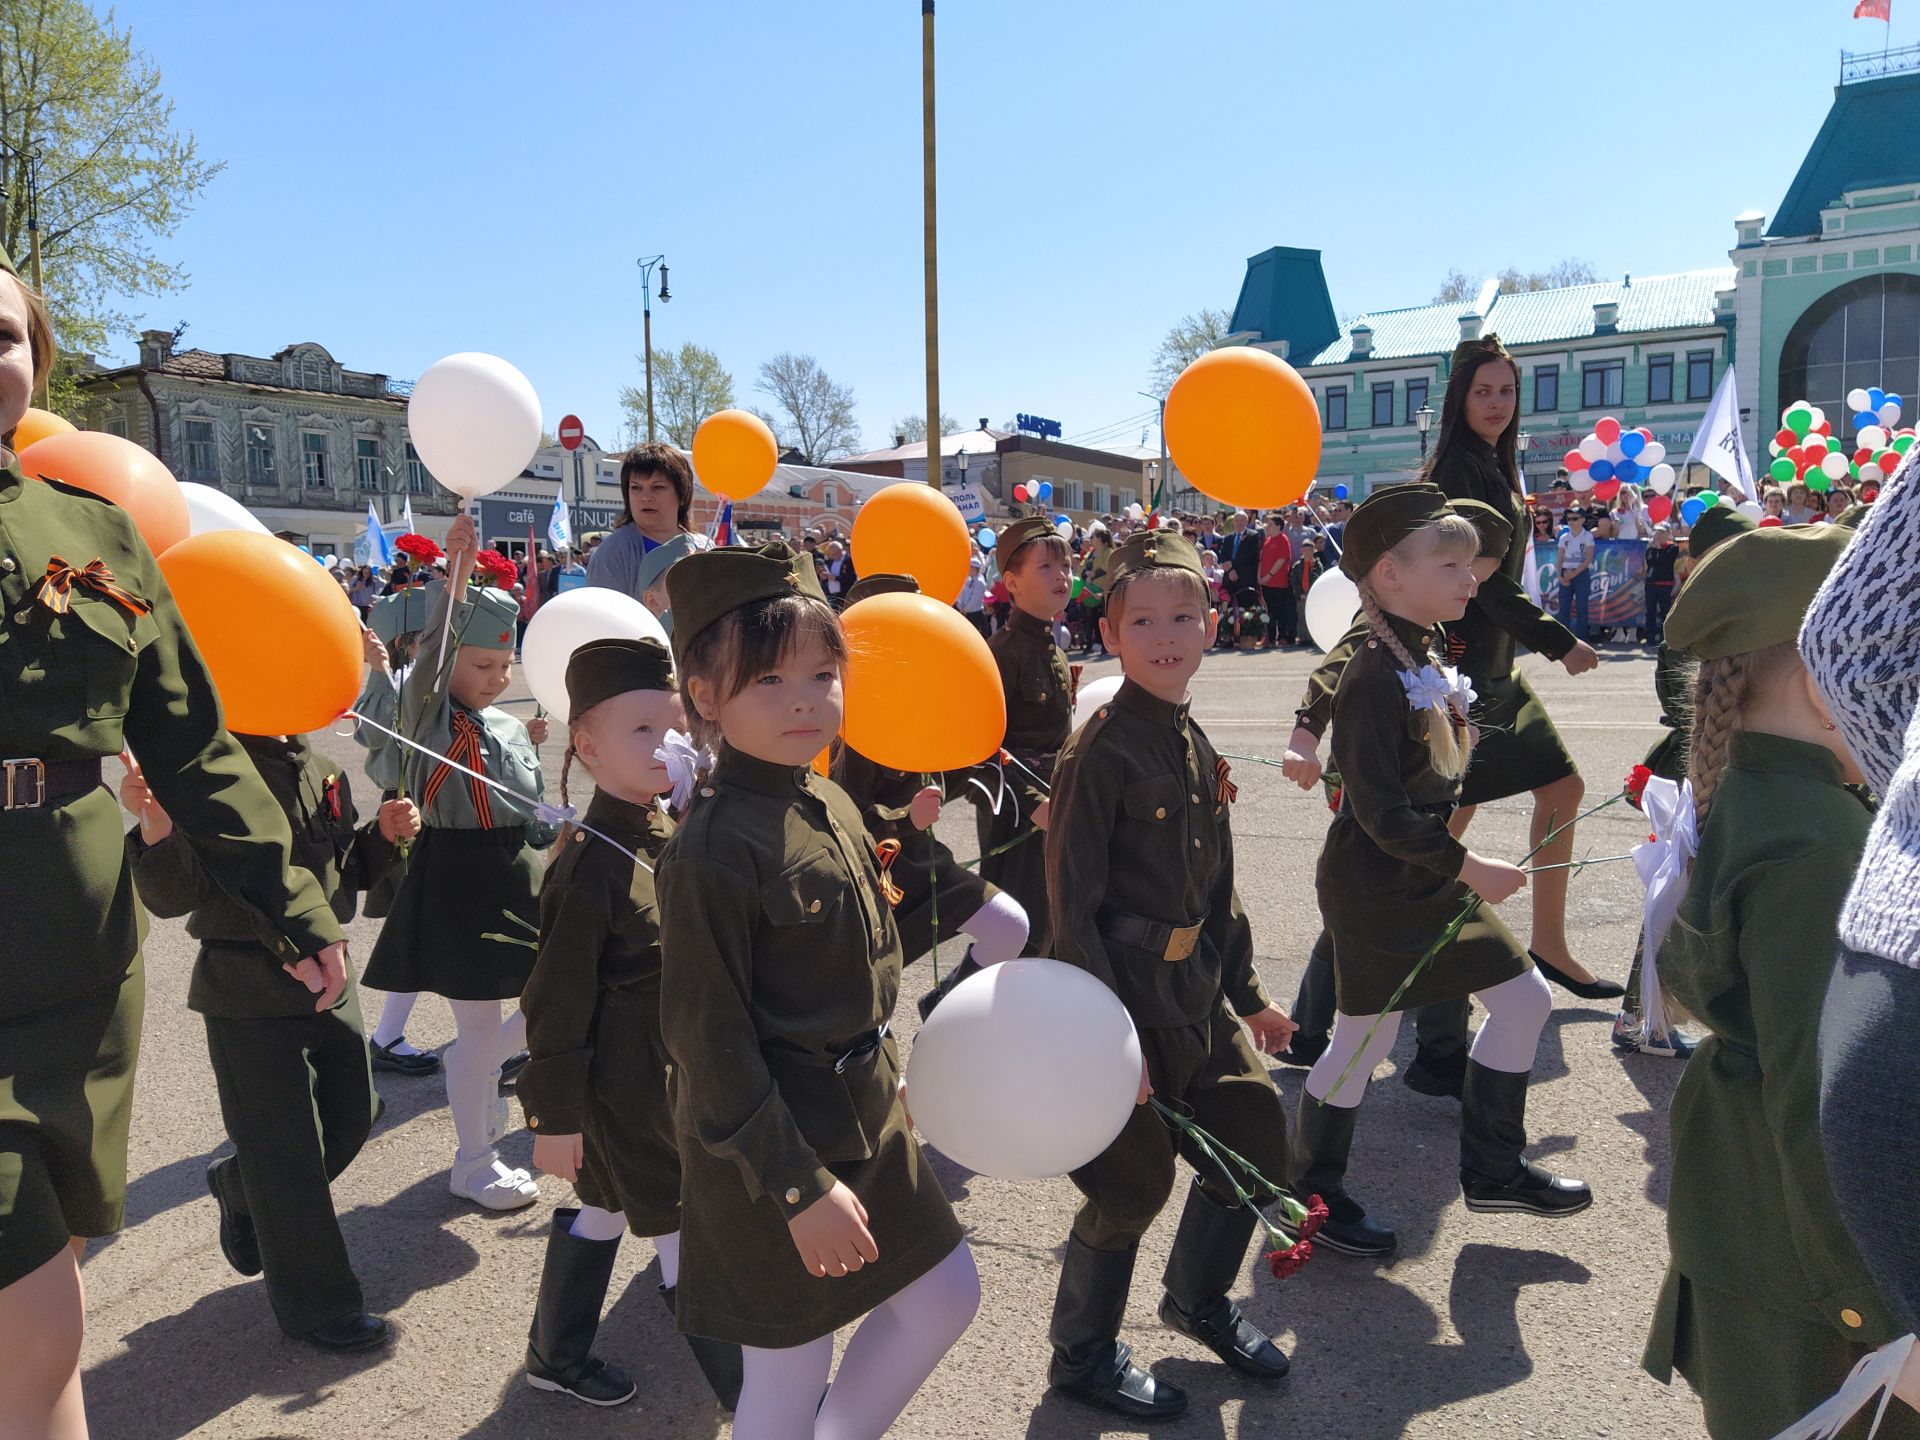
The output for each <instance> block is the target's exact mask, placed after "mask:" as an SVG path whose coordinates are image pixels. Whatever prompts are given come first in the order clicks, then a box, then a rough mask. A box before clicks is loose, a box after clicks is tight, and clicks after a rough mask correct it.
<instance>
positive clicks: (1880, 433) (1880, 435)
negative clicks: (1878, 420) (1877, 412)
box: [1854, 425, 1887, 450]
mask: <svg viewBox="0 0 1920 1440" xmlns="http://www.w3.org/2000/svg"><path fill="white" fill-rule="evenodd" d="M1854 443H1855V444H1857V445H1858V446H1859V447H1860V448H1861V449H1862V450H1884V449H1886V448H1887V432H1886V431H1885V430H1884V429H1883V428H1881V427H1880V426H1878V425H1862V426H1861V427H1860V433H1859V434H1858V435H1856V436H1855V437H1854Z"/></svg>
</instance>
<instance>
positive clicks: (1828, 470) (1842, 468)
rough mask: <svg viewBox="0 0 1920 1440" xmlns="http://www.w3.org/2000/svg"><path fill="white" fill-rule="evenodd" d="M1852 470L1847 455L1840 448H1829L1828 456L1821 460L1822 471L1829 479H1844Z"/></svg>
mask: <svg viewBox="0 0 1920 1440" xmlns="http://www.w3.org/2000/svg"><path fill="white" fill-rule="evenodd" d="M1851 470H1852V467H1851V466H1850V465H1848V463H1847V457H1846V456H1845V455H1843V454H1841V453H1840V452H1839V451H1838V450H1829V451H1828V452H1827V458H1826V459H1824V460H1822V461H1821V462H1820V473H1821V474H1822V475H1824V476H1826V477H1827V478H1828V479H1829V480H1844V479H1846V478H1847V476H1848V474H1849V473H1850V472H1851Z"/></svg>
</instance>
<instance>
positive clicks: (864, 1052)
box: [833, 1020, 893, 1075]
mask: <svg viewBox="0 0 1920 1440" xmlns="http://www.w3.org/2000/svg"><path fill="white" fill-rule="evenodd" d="M892 1024H893V1022H892V1021H891V1020H889V1021H887V1022H886V1024H883V1025H882V1026H881V1027H880V1028H879V1029H878V1030H876V1031H874V1032H873V1035H872V1036H871V1037H870V1038H869V1039H866V1040H862V1041H861V1042H860V1043H859V1044H858V1045H856V1046H854V1047H853V1049H851V1050H849V1051H847V1053H846V1054H844V1055H842V1056H841V1057H840V1058H839V1059H838V1060H835V1061H834V1062H833V1073H834V1074H836V1075H844V1074H846V1073H847V1067H848V1066H849V1065H851V1064H853V1062H854V1061H856V1060H864V1059H865V1058H866V1057H867V1056H869V1055H872V1054H874V1053H876V1052H877V1051H878V1050H879V1049H880V1046H881V1043H882V1042H883V1041H885V1040H886V1038H887V1030H888V1027H889V1026H891V1025H892Z"/></svg>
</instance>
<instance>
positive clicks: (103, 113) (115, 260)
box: [0, 0, 224, 388]
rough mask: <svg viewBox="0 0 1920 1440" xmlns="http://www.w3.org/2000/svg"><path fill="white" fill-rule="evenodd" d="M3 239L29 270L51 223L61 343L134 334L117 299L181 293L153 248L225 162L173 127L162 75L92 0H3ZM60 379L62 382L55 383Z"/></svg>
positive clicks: (50, 297) (174, 269)
mask: <svg viewBox="0 0 1920 1440" xmlns="http://www.w3.org/2000/svg"><path fill="white" fill-rule="evenodd" d="M0 141H4V142H5V148H0V188H4V191H5V194H4V197H0V240H3V241H4V242H5V244H6V247H7V251H8V253H9V254H11V255H12V256H13V257H14V259H15V261H16V263H17V264H18V265H19V266H20V269H21V273H22V274H28V273H30V272H29V271H28V269H27V249H28V232H27V222H28V216H29V209H30V207H32V206H34V205H36V203H37V210H38V218H39V223H40V260H41V267H42V273H43V275H44V277H45V287H46V296H47V305H48V308H49V309H50V310H51V311H52V312H53V321H54V331H55V334H56V337H57V338H58V340H59V342H60V347H61V349H62V350H63V351H67V352H69V353H70V354H75V355H78V354H94V353H99V352H102V351H104V350H106V349H107V347H108V342H109V340H110V339H112V338H114V337H117V336H124V335H128V334H131V333H132V331H133V327H134V319H133V317H132V316H130V315H128V314H125V313H123V312H122V311H120V310H118V309H116V308H115V301H116V300H117V299H119V298H121V297H125V296H130V295H155V296H157V295H164V294H167V293H169V292H171V291H175V290H179V289H180V288H181V287H182V286H184V285H185V284H186V282H187V274H186V272H185V271H184V270H182V269H181V268H180V267H179V266H177V265H174V264H171V263H169V262H168V261H167V260H165V259H164V258H162V256H161V255H160V254H159V253H158V252H157V251H156V249H155V247H154V242H156V241H158V240H164V239H166V238H167V237H169V236H171V235H172V234H173V233H174V231H175V230H176V229H178V228H179V226H180V223H181V222H182V221H183V220H185V219H186V218H187V216H188V215H189V214H190V213H191V212H192V209H193V206H194V204H195V202H196V201H197V200H198V199H199V197H200V194H201V192H202V191H204V190H205V189H206V187H207V185H208V183H209V182H210V181H211V180H212V179H213V177H214V176H215V175H218V174H219V173H220V171H221V170H222V169H223V168H224V165H223V163H222V162H219V161H213V160H208V159H207V158H205V157H204V156H203V155H201V153H200V149H199V146H198V144H197V142H196V141H195V140H194V138H193V135H192V134H191V133H190V132H183V131H181V130H180V129H178V128H177V127H176V126H175V125H174V118H173V102H172V101H171V100H169V99H168V98H167V96H166V94H165V92H164V91H163V90H162V88H161V83H160V71H159V69H158V67H157V66H155V65H154V63H153V61H152V60H151V59H150V58H149V57H148V56H147V54H146V52H144V51H142V50H140V49H138V48H137V47H136V46H135V45H134V43H133V37H132V34H131V32H130V31H127V30H122V29H118V28H116V27H115V25H114V22H113V14H112V12H111V11H109V12H107V14H106V15H105V17H104V18H103V17H100V16H96V15H95V14H94V13H93V11H92V10H90V9H89V8H88V7H87V6H86V5H85V4H84V3H82V0H0ZM56 388H58V387H56Z"/></svg>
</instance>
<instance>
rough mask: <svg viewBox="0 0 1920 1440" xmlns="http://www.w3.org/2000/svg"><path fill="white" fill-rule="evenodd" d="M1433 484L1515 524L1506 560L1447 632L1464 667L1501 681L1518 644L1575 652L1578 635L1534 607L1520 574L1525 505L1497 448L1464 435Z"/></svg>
mask: <svg viewBox="0 0 1920 1440" xmlns="http://www.w3.org/2000/svg"><path fill="white" fill-rule="evenodd" d="M1431 478H1432V480H1433V483H1434V484H1436V485H1438V486H1439V487H1440V488H1441V489H1442V490H1444V491H1445V492H1446V493H1447V495H1448V497H1449V498H1451V499H1455V500H1483V501H1485V502H1486V503H1487V504H1489V505H1491V506H1493V507H1494V509H1496V510H1498V511H1499V512H1500V513H1501V514H1502V515H1504V516H1506V518H1507V521H1508V523H1509V524H1510V525H1512V526H1513V538H1512V539H1511V540H1510V541H1509V542H1508V543H1507V557H1506V559H1505V560H1503V561H1502V562H1501V564H1500V568H1499V569H1498V570H1496V571H1494V573H1493V574H1491V575H1489V576H1488V577H1487V578H1486V579H1485V580H1483V581H1481V582H1480V588H1479V590H1478V591H1477V592H1476V593H1475V595H1474V597H1473V601H1472V603H1471V604H1469V605H1468V606H1467V613H1466V614H1465V615H1463V616H1461V617H1460V619H1459V621H1458V622H1457V623H1455V624H1453V625H1452V626H1451V627H1450V628H1449V634H1450V636H1452V637H1454V638H1457V639H1458V640H1459V641H1461V642H1462V645H1463V648H1462V651H1461V656H1460V659H1459V661H1458V662H1457V663H1458V664H1459V667H1460V669H1461V670H1462V671H1463V672H1464V673H1465V674H1466V675H1468V676H1469V677H1471V678H1472V679H1473V680H1475V681H1476V682H1477V681H1480V680H1498V679H1502V678H1504V677H1506V676H1507V675H1510V674H1512V673H1513V659H1514V643H1515V642H1516V641H1518V642H1519V643H1520V644H1522V645H1525V646H1526V647H1527V648H1528V649H1529V650H1534V651H1537V652H1538V653H1540V654H1542V655H1545V656H1546V657H1547V658H1548V659H1549V660H1558V659H1560V658H1561V657H1562V656H1564V655H1565V654H1566V653H1567V652H1568V651H1569V650H1571V649H1573V647H1574V645H1575V643H1576V641H1575V639H1574V634H1573V632H1572V631H1571V630H1569V629H1567V627H1566V626H1564V625H1562V624H1561V623H1560V622H1559V621H1558V620H1555V619H1554V618H1553V617H1552V616H1551V615H1549V614H1547V612H1546V611H1544V610H1542V609H1541V608H1540V607H1539V606H1538V605H1536V604H1535V603H1534V602H1533V600H1532V598H1531V597H1530V596H1528V594H1527V590H1526V586H1525V585H1524V584H1522V583H1521V576H1522V574H1523V573H1524V572H1525V570H1526V566H1527V536H1528V534H1529V532H1530V526H1529V525H1528V523H1527V517H1526V514H1525V507H1524V506H1522V505H1521V504H1520V497H1519V496H1518V495H1516V494H1515V493H1514V489H1513V484H1512V482H1511V481H1509V480H1508V478H1507V477H1506V476H1505V475H1504V474H1502V473H1501V469H1500V462H1499V459H1498V457H1497V456H1495V454H1494V452H1493V450H1492V449H1491V448H1490V447H1489V446H1488V445H1487V444H1486V442H1485V441H1483V440H1481V439H1480V438H1479V437H1478V436H1476V435H1473V434H1471V433H1462V434H1461V435H1460V436H1459V437H1458V438H1457V439H1456V440H1455V441H1454V442H1453V445H1452V447H1451V449H1450V450H1449V451H1448V454H1447V458H1446V460H1445V461H1444V462H1443V463H1439V464H1436V465H1435V466H1434V467H1433V474H1432V476H1431Z"/></svg>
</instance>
